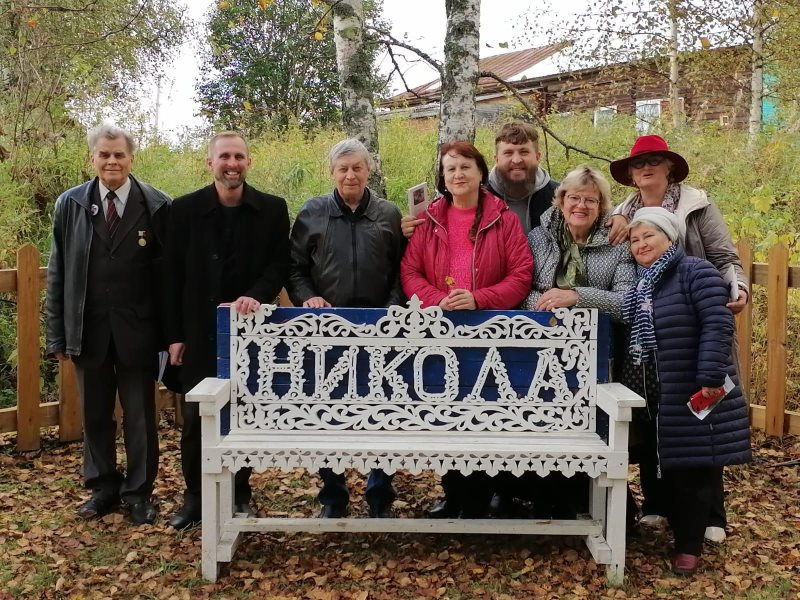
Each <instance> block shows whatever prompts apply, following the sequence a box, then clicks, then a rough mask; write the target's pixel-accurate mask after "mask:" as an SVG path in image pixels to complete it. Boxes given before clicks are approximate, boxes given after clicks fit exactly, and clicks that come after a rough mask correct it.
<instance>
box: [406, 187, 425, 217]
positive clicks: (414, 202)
mask: <svg viewBox="0 0 800 600" xmlns="http://www.w3.org/2000/svg"><path fill="white" fill-rule="evenodd" d="M407 193H408V214H410V215H411V216H412V217H418V216H419V215H421V214H422V213H424V212H425V210H426V209H427V208H428V204H430V201H429V200H428V186H427V184H425V183H419V184H417V185H415V186H414V187H411V188H408V192H407Z"/></svg>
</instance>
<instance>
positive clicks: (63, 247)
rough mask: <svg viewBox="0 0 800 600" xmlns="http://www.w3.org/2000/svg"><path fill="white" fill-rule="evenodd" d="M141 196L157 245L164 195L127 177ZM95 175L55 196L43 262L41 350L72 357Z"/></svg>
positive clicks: (79, 329)
mask: <svg viewBox="0 0 800 600" xmlns="http://www.w3.org/2000/svg"><path fill="white" fill-rule="evenodd" d="M130 178H131V184H132V185H136V186H138V187H139V189H140V190H141V192H142V196H143V197H144V199H145V204H146V206H147V211H148V213H149V214H150V223H151V227H152V229H153V232H154V233H155V235H156V237H157V238H158V242H159V246H160V247H161V248H163V247H164V242H165V241H166V227H167V218H168V216H169V206H170V203H171V202H172V200H171V199H170V197H169V196H168V195H167V194H165V193H164V192H162V191H161V190H157V189H156V188H154V187H152V186H151V185H148V184H146V183H144V182H142V181H139V180H137V179H136V178H134V177H133V176H132V175H131V176H130ZM96 185H97V178H96V177H95V178H94V179H92V180H91V181H87V182H86V183H82V184H81V185H78V186H76V187H74V188H70V189H68V190H67V191H66V192H64V193H63V194H61V195H60V196H59V197H58V198H57V199H56V205H55V210H54V211H53V235H52V238H51V243H50V259H49V261H48V263H47V302H46V315H47V326H46V337H47V346H46V353H47V354H48V355H53V354H56V353H58V352H63V353H65V354H69V355H70V356H76V355H79V354H80V353H81V339H82V337H83V311H84V307H85V301H86V278H87V276H88V272H89V248H90V247H91V245H92V235H93V233H94V228H93V227H92V214H91V204H92V202H91V198H92V194H93V193H94V189H95V186H96Z"/></svg>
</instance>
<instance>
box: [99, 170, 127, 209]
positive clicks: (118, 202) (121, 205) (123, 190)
mask: <svg viewBox="0 0 800 600" xmlns="http://www.w3.org/2000/svg"><path fill="white" fill-rule="evenodd" d="M98 183H99V185H100V200H101V201H102V203H103V212H104V213H105V212H107V207H108V204H107V203H106V196H108V192H110V191H111V190H109V189H108V188H107V187H106V186H105V185H103V182H102V181H98ZM113 191H114V193H115V194H116V195H117V197H116V198H115V199H114V206H115V207H116V209H117V214H118V215H119V218H120V219H121V218H122V214H123V213H124V212H125V204H126V203H127V202H128V195H129V194H130V193H131V178H130V177H128V178H127V179H126V180H125V183H123V184H122V185H121V186H119V187H118V188H117V189H115V190H113Z"/></svg>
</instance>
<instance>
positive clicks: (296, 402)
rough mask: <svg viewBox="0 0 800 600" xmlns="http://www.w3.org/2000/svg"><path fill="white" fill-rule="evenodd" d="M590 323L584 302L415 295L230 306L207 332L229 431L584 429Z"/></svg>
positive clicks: (591, 381)
mask: <svg viewBox="0 0 800 600" xmlns="http://www.w3.org/2000/svg"><path fill="white" fill-rule="evenodd" d="M220 311H226V312H227V311H228V309H225V308H220ZM225 316H228V318H229V321H228V323H227V325H228V327H226V323H225V318H224V317H225ZM603 319H606V320H605V321H602V322H603V323H606V322H607V317H605V315H604V316H603ZM599 321H601V319H599V315H598V313H597V311H596V310H590V309H577V310H569V309H559V310H556V311H555V312H554V313H553V314H551V313H534V312H523V311H462V312H448V313H443V311H442V310H441V309H440V308H438V307H432V308H426V309H422V308H420V304H419V301H418V300H417V298H416V297H414V298H412V299H411V300H410V301H409V303H408V306H407V307H403V306H392V307H390V308H388V309H318V310H310V309H297V308H277V307H275V306H270V305H265V306H262V308H261V309H260V310H259V311H257V312H256V313H253V314H251V315H247V316H240V315H238V314H236V312H235V311H234V310H233V309H232V308H231V309H230V310H229V315H224V314H223V313H220V319H219V325H220V326H219V331H218V337H219V345H220V348H221V350H222V352H221V356H220V361H219V364H220V369H219V370H220V373H219V375H220V376H221V377H226V376H230V379H231V389H232V402H231V414H230V429H231V430H234V429H238V430H256V429H270V430H275V429H277V430H287V431H293V430H334V431H342V430H349V431H352V430H364V431H381V430H386V431H397V430H405V431H437V432H441V431H455V432H481V431H514V432H525V431H535V432H541V431H587V430H588V431H594V429H595V426H596V421H595V399H596V394H597V381H598V365H600V370H601V373H600V376H601V378H603V379H604V380H605V379H607V362H608V361H607V360H606V358H607V357H606V356H605V355H604V351H601V354H603V356H601V358H600V360H598V322H599ZM226 329H227V331H225V330H226ZM604 329H607V327H605V328H604ZM229 333H230V334H231V335H228V334H229ZM226 344H229V345H228V346H227V348H228V349H229V356H228V357H226V356H224V355H225V354H226V352H224V350H225V346H226ZM606 347H607V344H600V348H601V349H602V348H606ZM606 349H607V348H606ZM228 361H229V362H228ZM226 365H229V373H226V372H225V371H227V370H228V369H226Z"/></svg>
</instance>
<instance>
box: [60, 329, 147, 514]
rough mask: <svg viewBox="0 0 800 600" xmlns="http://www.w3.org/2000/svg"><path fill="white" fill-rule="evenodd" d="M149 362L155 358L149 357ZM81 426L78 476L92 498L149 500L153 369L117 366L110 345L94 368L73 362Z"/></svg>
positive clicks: (111, 344)
mask: <svg viewBox="0 0 800 600" xmlns="http://www.w3.org/2000/svg"><path fill="white" fill-rule="evenodd" d="M154 360H155V358H154ZM74 362H75V375H76V381H77V384H78V393H79V394H80V399H81V418H82V421H83V432H84V433H83V476H84V480H85V484H86V487H87V488H90V489H91V490H92V496H94V497H95V498H98V499H101V500H104V501H109V500H113V499H116V497H117V496H119V497H120V498H121V499H122V501H123V502H125V503H127V504H135V503H137V502H142V501H144V500H149V499H150V496H151V495H152V493H153V483H154V482H155V479H156V475H157V474H158V429H157V423H156V412H155V381H154V378H153V369H152V368H148V369H142V368H131V367H127V366H125V365H124V364H122V363H121V362H120V360H119V357H118V356H117V352H116V349H115V347H114V341H113V340H112V341H111V342H110V343H109V348H108V352H107V353H106V356H105V358H104V359H103V361H102V362H101V363H100V364H99V365H98V366H92V367H87V366H85V365H81V361H80V357H76V359H75V361H74ZM117 391H119V401H120V404H121V405H122V432H123V435H124V440H125V457H126V463H127V464H126V468H125V475H123V474H122V473H121V472H120V471H119V470H118V469H117V444H116V432H117V423H116V421H115V420H114V408H115V405H116V398H117Z"/></svg>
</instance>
